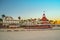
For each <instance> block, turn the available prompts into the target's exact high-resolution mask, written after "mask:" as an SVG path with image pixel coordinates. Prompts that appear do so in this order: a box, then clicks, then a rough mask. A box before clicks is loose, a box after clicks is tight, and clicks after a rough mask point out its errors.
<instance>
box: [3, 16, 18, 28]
mask: <svg viewBox="0 0 60 40" xmlns="http://www.w3.org/2000/svg"><path fill="white" fill-rule="evenodd" d="M18 24H19V20H14V19H13V18H12V17H11V16H6V17H4V18H3V25H4V26H9V27H13V26H14V27H18Z"/></svg>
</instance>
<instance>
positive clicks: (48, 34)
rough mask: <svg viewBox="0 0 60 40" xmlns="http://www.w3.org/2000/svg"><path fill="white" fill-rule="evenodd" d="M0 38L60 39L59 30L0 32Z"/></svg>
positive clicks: (17, 39) (25, 39)
mask: <svg viewBox="0 0 60 40" xmlns="http://www.w3.org/2000/svg"><path fill="white" fill-rule="evenodd" d="M0 40H60V30H45V31H44V30H43V31H19V32H0Z"/></svg>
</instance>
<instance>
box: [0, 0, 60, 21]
mask: <svg viewBox="0 0 60 40" xmlns="http://www.w3.org/2000/svg"><path fill="white" fill-rule="evenodd" d="M43 11H45V14H46V16H47V18H48V19H56V20H57V19H60V0H0V17H1V15H2V14H5V15H7V16H12V17H14V18H15V19H17V17H18V16H21V17H22V18H24V19H27V18H41V17H42V14H43Z"/></svg>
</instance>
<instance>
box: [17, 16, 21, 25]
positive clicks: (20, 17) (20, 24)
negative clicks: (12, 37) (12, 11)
mask: <svg viewBox="0 0 60 40" xmlns="http://www.w3.org/2000/svg"><path fill="white" fill-rule="evenodd" d="M18 19H19V24H20V19H21V17H20V16H19V17H18ZM20 26H21V24H20Z"/></svg>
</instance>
